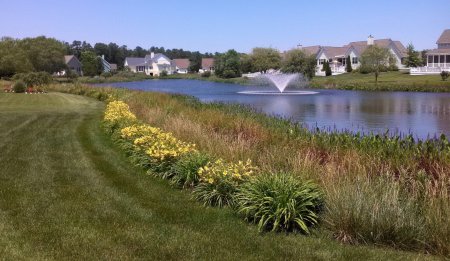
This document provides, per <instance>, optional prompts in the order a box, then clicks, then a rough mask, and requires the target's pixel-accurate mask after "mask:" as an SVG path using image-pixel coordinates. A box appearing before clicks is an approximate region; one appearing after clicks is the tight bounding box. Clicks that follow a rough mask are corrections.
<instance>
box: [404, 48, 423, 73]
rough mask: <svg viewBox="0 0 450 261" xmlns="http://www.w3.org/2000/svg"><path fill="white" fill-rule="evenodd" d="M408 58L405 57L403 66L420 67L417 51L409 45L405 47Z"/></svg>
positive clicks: (420, 61)
mask: <svg viewBox="0 0 450 261" xmlns="http://www.w3.org/2000/svg"><path fill="white" fill-rule="evenodd" d="M406 49H407V53H408V56H407V57H406V59H405V61H404V64H405V65H406V66H407V67H419V66H422V63H423V62H422V59H421V58H420V56H419V55H420V54H419V52H418V51H416V50H415V49H414V45H412V44H411V43H410V44H408V46H407V47H406Z"/></svg>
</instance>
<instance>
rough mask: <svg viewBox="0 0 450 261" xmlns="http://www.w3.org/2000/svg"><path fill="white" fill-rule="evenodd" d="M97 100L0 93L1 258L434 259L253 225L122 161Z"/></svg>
mask: <svg viewBox="0 0 450 261" xmlns="http://www.w3.org/2000/svg"><path fill="white" fill-rule="evenodd" d="M122 94H123V95H130V94H131V93H127V92H123V93H122ZM130 98H132V97H131V96H130ZM103 108H104V104H103V103H100V102H97V101H96V100H94V99H90V98H86V97H82V96H75V95H68V94H61V93H50V94H38V95H25V94H11V93H0V137H1V139H0V148H1V153H0V161H1V162H2V165H1V172H0V179H1V182H0V195H1V196H0V233H1V235H2V236H1V238H0V256H2V258H5V259H11V260H20V259H33V260H64V259H75V260H106V259H107V260H127V259H158V260H159V259H164V260H198V259H208V260H239V259H243V260H249V259H250V260H274V259H282V260H298V259H314V260H316V259H337V260H348V259H358V260H383V259H389V260H404V259H416V260H419V259H420V260H426V259H430V260H432V259H435V258H434V257H432V256H425V255H419V254H413V253H407V252H400V251H393V250H389V249H381V248H373V247H363V246H356V247H355V246H345V245H341V244H339V243H337V242H335V241H333V240H330V239H328V238H326V237H324V236H320V235H317V236H314V237H305V236H301V235H285V234H275V233H268V234H259V233H258V231H257V229H256V227H254V226H250V225H247V224H245V223H244V222H241V221H239V219H238V218H236V217H235V215H234V214H232V212H231V211H229V210H227V209H214V208H205V207H203V206H200V204H198V203H195V202H194V201H192V200H191V199H190V196H189V195H188V194H187V193H185V192H184V191H179V190H175V189H173V188H172V187H170V186H169V185H168V184H167V182H165V181H161V180H160V179H157V178H154V177H152V176H148V175H145V172H144V171H142V170H141V169H140V168H135V167H133V166H132V165H130V164H129V163H128V160H127V158H126V157H125V156H124V155H123V154H122V153H118V150H117V148H116V147H115V145H114V144H112V142H111V141H110V138H109V137H108V136H107V135H106V134H105V133H104V132H103V130H101V128H100V125H99V123H100V121H101V118H102V113H103Z"/></svg>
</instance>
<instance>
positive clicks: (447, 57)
mask: <svg viewBox="0 0 450 261" xmlns="http://www.w3.org/2000/svg"><path fill="white" fill-rule="evenodd" d="M445 62H446V63H450V55H446V56H445Z"/></svg>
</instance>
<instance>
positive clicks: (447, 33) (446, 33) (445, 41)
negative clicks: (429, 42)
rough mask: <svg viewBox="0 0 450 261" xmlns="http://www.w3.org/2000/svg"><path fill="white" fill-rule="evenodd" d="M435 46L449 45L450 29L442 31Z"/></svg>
mask: <svg viewBox="0 0 450 261" xmlns="http://www.w3.org/2000/svg"><path fill="white" fill-rule="evenodd" d="M436 43H437V44H450V29H446V30H444V32H442V34H441V37H439V39H438V40H437V42H436Z"/></svg>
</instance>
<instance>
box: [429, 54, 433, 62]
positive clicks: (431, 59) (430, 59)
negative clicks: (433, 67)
mask: <svg viewBox="0 0 450 261" xmlns="http://www.w3.org/2000/svg"><path fill="white" fill-rule="evenodd" d="M428 63H433V56H431V55H428Z"/></svg>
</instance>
